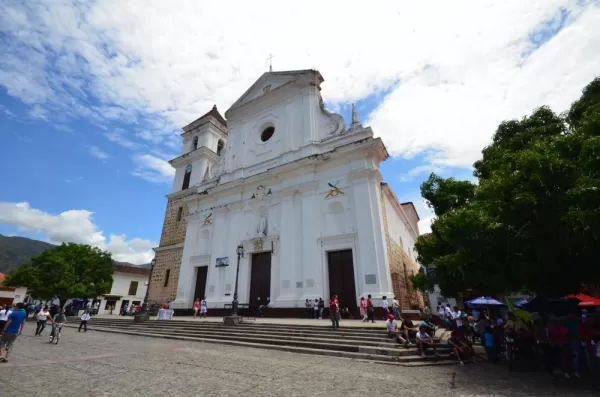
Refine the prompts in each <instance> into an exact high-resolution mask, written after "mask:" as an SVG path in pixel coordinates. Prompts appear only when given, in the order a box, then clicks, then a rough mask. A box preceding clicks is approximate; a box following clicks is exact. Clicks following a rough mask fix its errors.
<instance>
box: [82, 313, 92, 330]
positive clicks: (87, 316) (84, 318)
mask: <svg viewBox="0 0 600 397" xmlns="http://www.w3.org/2000/svg"><path fill="white" fill-rule="evenodd" d="M91 318H92V316H90V313H89V312H88V310H87V309H86V310H85V311H84V312H83V315H82V316H81V322H80V323H79V332H81V327H83V332H87V323H88V321H90V319H91Z"/></svg>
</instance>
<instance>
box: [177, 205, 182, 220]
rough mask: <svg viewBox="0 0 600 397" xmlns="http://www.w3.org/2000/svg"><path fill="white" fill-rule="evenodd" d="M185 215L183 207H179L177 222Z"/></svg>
mask: <svg viewBox="0 0 600 397" xmlns="http://www.w3.org/2000/svg"><path fill="white" fill-rule="evenodd" d="M182 215H183V207H179V209H178V210H177V222H179V221H180V220H181V216H182Z"/></svg>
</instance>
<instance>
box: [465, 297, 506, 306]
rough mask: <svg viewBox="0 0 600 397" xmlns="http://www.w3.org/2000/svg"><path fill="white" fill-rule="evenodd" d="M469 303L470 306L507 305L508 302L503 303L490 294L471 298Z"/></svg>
mask: <svg viewBox="0 0 600 397" xmlns="http://www.w3.org/2000/svg"><path fill="white" fill-rule="evenodd" d="M467 304H468V305H470V306H506V303H502V302H500V301H499V300H498V299H494V298H490V297H489V296H481V297H479V298H475V299H471V300H470V301H467Z"/></svg>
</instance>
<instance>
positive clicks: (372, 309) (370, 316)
mask: <svg viewBox="0 0 600 397" xmlns="http://www.w3.org/2000/svg"><path fill="white" fill-rule="evenodd" d="M367 319H368V320H371V322H372V323H374V322H375V307H373V298H371V295H367Z"/></svg>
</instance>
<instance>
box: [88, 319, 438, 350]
mask: <svg viewBox="0 0 600 397" xmlns="http://www.w3.org/2000/svg"><path fill="white" fill-rule="evenodd" d="M161 324H166V322H159V324H154V325H152V326H147V325H145V323H129V324H122V323H112V324H106V323H105V324H99V323H94V325H96V326H107V327H121V328H125V329H130V330H134V329H139V330H142V331H143V330H146V331H150V330H152V331H153V332H188V333H191V334H222V333H227V334H229V335H235V336H248V335H252V336H255V337H261V336H262V337H265V336H266V337H271V338H300V339H303V340H318V341H327V342H329V343H331V342H332V340H334V341H338V340H343V341H344V343H346V344H357V345H358V344H360V345H371V346H388V347H389V346H395V345H397V342H396V341H395V340H393V339H390V338H387V337H386V336H385V332H384V331H379V333H378V334H376V335H360V334H345V333H344V332H343V330H342V329H340V330H336V331H333V330H331V332H327V333H306V332H305V331H300V332H299V331H297V330H294V329H293V328H290V329H289V330H281V331H271V330H262V329H260V328H255V327H251V328H239V327H227V328H224V327H214V328H210V327H185V326H182V327H174V326H168V325H165V326H161ZM90 326H91V325H90ZM332 338H334V339H332ZM438 345H440V346H445V345H446V343H445V342H439V341H438Z"/></svg>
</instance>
